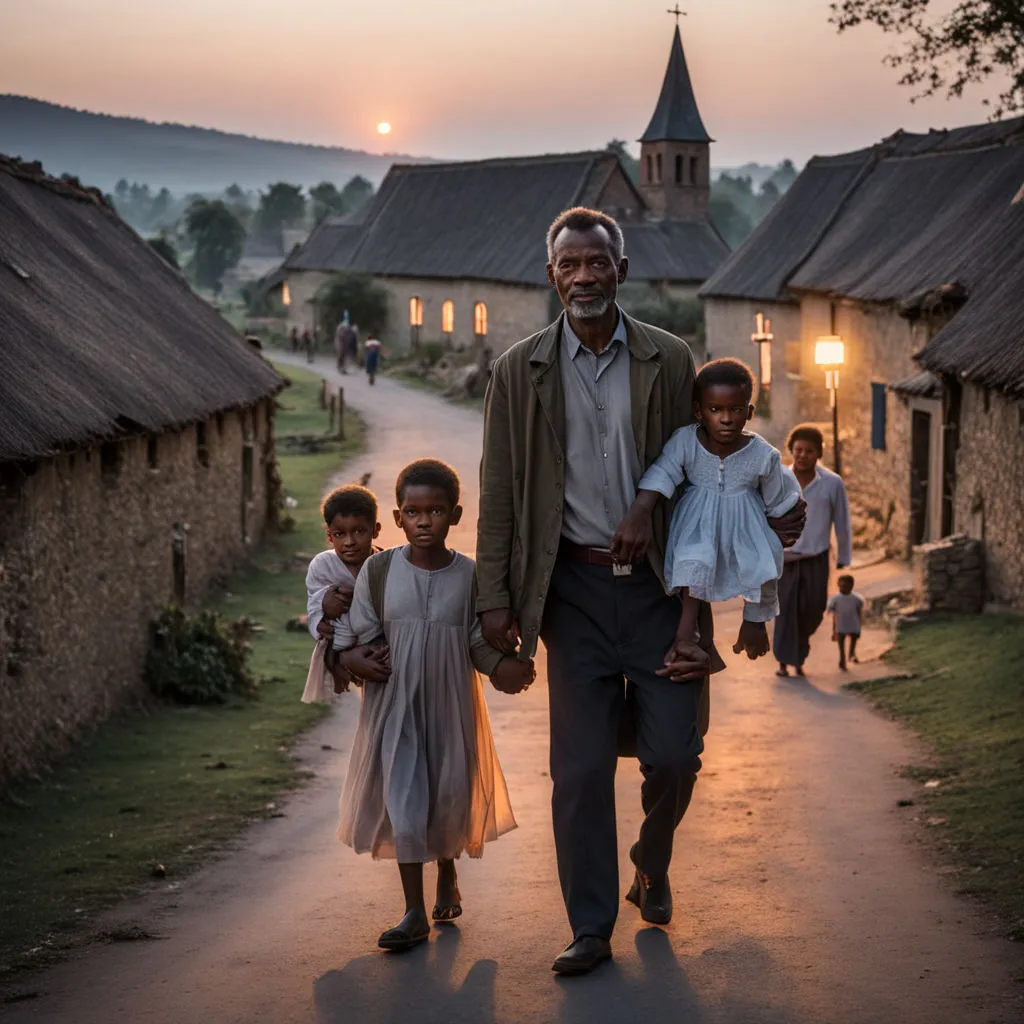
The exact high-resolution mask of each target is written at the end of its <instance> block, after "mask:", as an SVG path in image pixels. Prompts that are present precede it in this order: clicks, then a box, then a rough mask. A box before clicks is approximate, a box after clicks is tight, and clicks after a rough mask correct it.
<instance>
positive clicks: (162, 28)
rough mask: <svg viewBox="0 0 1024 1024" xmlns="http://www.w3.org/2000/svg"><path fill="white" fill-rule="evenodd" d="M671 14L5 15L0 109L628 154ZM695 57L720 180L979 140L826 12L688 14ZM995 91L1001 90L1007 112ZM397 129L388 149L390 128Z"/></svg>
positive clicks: (465, 152)
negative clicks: (872, 149)
mask: <svg viewBox="0 0 1024 1024" xmlns="http://www.w3.org/2000/svg"><path fill="white" fill-rule="evenodd" d="M668 6H670V4H669V3H668V2H666V0H505V2H503V3H502V2H492V0H433V2H429V0H360V2H358V3H353V2H351V0H289V2H282V0H0V21H2V23H3V33H2V36H0V93H2V92H12V93H19V94H23V95H28V96H36V97H39V98H41V99H47V100H52V101H54V102H58V103H64V104H68V105H71V106H76V107H80V108H83V109H88V110H97V111H102V112H105V113H116V114H126V115H132V116H139V117H146V118H149V119H151V120H163V121H182V122H185V123H188V124H197V125H204V126H208V127H214V128H221V129H224V130H226V131H238V132H245V133H247V134H250V135H262V136H267V137H270V138H279V139H288V140H295V141H303V142H315V143H322V144H328V145H344V146H351V147H354V148H360V149H368V150H371V151H374V152H384V151H388V152H392V151H393V152H403V153H412V154H419V155H429V156H435V157H446V158H472V157H482V156H495V155H506V154H516V153H537V152H551V151H557V150H574V149H590V148H598V147H602V146H603V145H604V144H605V143H606V142H607V141H608V140H609V139H611V138H613V137H620V138H625V139H627V140H628V141H629V142H630V143H631V144H632V142H633V140H634V139H636V138H637V137H638V136H639V135H640V134H641V133H642V131H643V129H644V128H645V127H646V124H647V120H648V119H649V117H650V115H651V113H652V111H653V109H654V104H655V101H656V99H657V95H658V89H659V88H660V85H661V79H662V76H663V74H664V70H665V63H666V61H667V58H668V51H669V44H670V42H671V31H672V24H673V19H672V18H671V17H670V16H669V15H668V14H667V13H665V9H666V8H667V7H668ZM681 6H684V8H685V9H687V10H689V15H688V17H685V18H683V19H682V22H681V25H682V31H683V44H684V47H685V49H686V54H687V60H688V62H689V65H690V72H691V75H692V78H693V81H694V87H695V90H696V93H697V99H698V102H699V104H700V108H701V113H702V114H703V117H704V122H705V124H706V125H707V128H708V130H709V131H710V133H711V135H712V136H713V137H714V138H715V139H716V140H717V141H716V145H715V146H714V148H713V150H712V160H713V162H714V164H715V165H716V166H728V165H731V164H738V163H742V162H744V161H746V160H758V161H761V162H764V163H774V162H776V161H778V160H780V159H781V158H783V157H786V156H789V157H792V158H794V159H795V160H797V161H798V162H803V161H804V160H805V159H806V158H807V157H808V156H810V155H812V154H813V153H829V152H837V151H840V150H844V149H851V148H855V147H857V146H860V145H863V144H865V143H869V142H873V141H875V140H877V139H879V138H881V137H882V136H884V135H887V134H889V133H890V132H892V131H893V130H895V129H896V128H899V127H904V128H907V129H912V130H924V129H927V128H929V127H946V126H950V125H957V124H966V123H969V122H971V121H983V120H985V119H986V117H987V111H986V108H985V107H983V106H982V104H981V99H982V98H983V96H984V95H985V92H983V91H976V92H973V93H971V94H969V96H968V98H967V99H965V100H959V101H946V100H942V99H939V100H932V101H928V102H927V103H924V102H922V103H918V104H916V105H914V106H912V105H911V104H910V102H909V99H910V93H909V92H908V91H907V90H906V89H904V88H901V87H900V86H898V85H897V84H896V77H897V76H896V73H895V72H893V71H892V70H890V69H889V68H887V67H884V66H882V64H881V57H882V56H883V55H884V54H885V53H886V52H887V50H888V49H889V47H890V46H892V45H894V44H893V43H892V41H891V40H890V39H888V38H886V37H885V36H883V35H882V33H881V32H879V31H878V30H876V29H874V28H873V27H862V28H860V29H857V30H855V31H853V32H848V33H846V34H844V35H843V36H838V35H837V34H836V32H835V30H834V28H833V27H832V26H831V25H830V24H829V23H828V14H829V8H828V0H692V2H691V3H689V4H685V5H682V4H681ZM997 92H998V90H997V89H996V88H995V87H991V88H989V89H988V90H987V93H988V95H989V96H992V97H994V96H995V95H996V94H997ZM382 120H387V121H389V122H391V124H392V125H393V126H394V130H393V133H392V134H391V135H390V136H389V137H388V138H387V140H386V141H385V140H383V139H382V138H381V137H380V136H378V135H377V134H376V131H375V127H376V125H377V123H378V122H379V121H382Z"/></svg>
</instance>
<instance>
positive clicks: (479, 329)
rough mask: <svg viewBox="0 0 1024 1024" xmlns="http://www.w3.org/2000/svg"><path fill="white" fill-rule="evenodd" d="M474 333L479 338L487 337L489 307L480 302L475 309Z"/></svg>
mask: <svg viewBox="0 0 1024 1024" xmlns="http://www.w3.org/2000/svg"><path fill="white" fill-rule="evenodd" d="M473 333H474V334H475V335H476V336H477V337H478V338H483V337H486V336H487V305H486V303H483V302H478V303H477V304H476V305H475V306H474V307H473Z"/></svg>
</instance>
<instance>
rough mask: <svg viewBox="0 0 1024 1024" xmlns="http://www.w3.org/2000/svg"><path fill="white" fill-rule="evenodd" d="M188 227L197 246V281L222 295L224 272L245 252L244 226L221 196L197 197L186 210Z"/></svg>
mask: <svg viewBox="0 0 1024 1024" xmlns="http://www.w3.org/2000/svg"><path fill="white" fill-rule="evenodd" d="M185 226H186V230H187V231H188V237H189V238H190V239H191V241H192V244H193V246H194V247H195V249H194V252H193V254H192V272H193V275H194V277H195V281H196V284H197V285H199V286H200V287H201V288H210V289H212V291H213V293H214V294H215V295H219V294H220V286H221V280H222V279H223V277H224V273H225V272H226V271H227V270H230V269H231V267H233V266H235V264H236V263H238V260H239V257H241V255H242V245H243V244H244V242H245V228H243V227H242V224H241V221H239V219H238V218H237V217H236V216H235V215H234V214H233V213H232V212H231V211H230V210H229V209H228V208H227V206H225V205H224V203H223V202H222V201H221V200H220V199H213V200H209V199H197V200H196V201H195V202H194V203H192V205H191V206H190V207H189V208H188V210H187V211H186V212H185Z"/></svg>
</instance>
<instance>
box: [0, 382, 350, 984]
mask: <svg viewBox="0 0 1024 1024" xmlns="http://www.w3.org/2000/svg"><path fill="white" fill-rule="evenodd" d="M281 369H282V372H283V373H284V375H285V376H287V377H288V378H289V379H291V380H292V382H293V383H292V387H290V388H288V389H286V390H285V391H284V392H283V393H282V394H281V396H280V405H281V406H282V409H281V410H280V411H279V413H278V416H277V435H278V437H283V436H285V435H287V434H292V433H302V434H305V433H312V432H323V430H324V429H325V427H326V425H327V414H326V413H325V412H324V411H323V410H322V409H320V407H319V393H320V385H319V380H320V378H319V377H316V376H315V375H314V374H311V373H308V372H306V371H304V370H296V369H293V368H291V367H287V368H281ZM346 435H347V440H346V441H345V442H343V443H337V444H335V445H334V446H333V447H331V448H330V449H328V450H325V451H321V452H317V453H316V454H310V455H298V454H296V455H285V456H282V457H281V458H280V460H279V461H280V464H281V473H282V478H283V481H284V485H285V489H286V492H287V493H288V494H289V495H291V496H292V497H294V498H295V499H296V500H297V501H298V506H297V507H296V508H294V509H290V510H288V514H289V515H291V516H292V517H293V519H294V529H293V530H292V531H291V532H289V533H280V534H275V535H274V536H273V537H271V538H270V539H269V540H268V542H267V543H266V545H265V546H264V547H263V548H262V549H261V550H260V551H259V552H258V553H257V554H256V555H255V557H254V559H253V564H252V566H251V567H250V568H249V569H248V570H247V571H245V572H243V573H241V574H240V575H239V576H238V577H237V578H236V579H234V580H233V581H232V584H231V588H230V592H229V593H226V594H221V595H219V596H217V597H216V598H215V599H213V600H211V602H210V606H211V607H214V608H216V609H217V610H218V611H220V612H221V613H223V614H224V615H225V616H228V617H230V618H237V617H238V616H241V615H246V616H249V617H250V618H252V619H255V620H256V621H257V622H259V623H260V624H261V625H262V626H263V627H264V629H265V632H262V633H258V634H256V635H255V636H254V638H253V651H252V662H251V664H252V668H253V671H254V672H255V674H256V675H258V676H262V677H264V678H265V681H264V682H263V683H262V684H261V686H260V689H259V697H258V699H257V700H255V701H245V700H238V701H236V702H234V703H231V704H228V705H224V706H219V707H202V708H182V707H169V706H163V705H155V706H153V707H151V708H150V709H149V710H148V711H146V712H142V713H133V714H126V715H123V716H121V717H120V718H119V719H117V720H115V721H111V722H108V723H107V724H106V725H104V726H103V727H102V728H100V729H99V730H97V731H96V732H95V733H94V734H93V735H92V736H91V737H90V738H89V739H87V740H86V741H85V742H83V743H82V744H80V745H79V746H78V747H77V748H76V750H75V751H74V752H73V753H72V754H71V755H70V756H68V757H67V758H65V759H64V760H62V761H61V762H59V763H58V764H57V765H55V766H54V767H53V769H52V771H51V772H50V773H48V774H47V776H46V777H45V778H44V779H42V780H39V781H26V782H24V783H22V784H20V785H17V786H15V788H14V789H13V790H12V791H11V793H10V799H9V800H8V801H5V802H3V803H0V877H2V879H3V881H2V889H0V980H3V979H4V978H10V977H12V976H14V975H15V974H16V972H17V971H18V970H19V969H24V968H30V967H34V966H38V965H41V964H44V963H47V962H49V961H50V960H52V959H53V958H55V957H58V956H60V954H61V951H62V950H64V949H65V948H66V947H68V946H69V945H71V944H74V943H75V942H77V941H80V939H81V938H82V936H83V935H89V934H90V933H94V932H95V926H94V925H93V924H92V923H91V922H92V919H93V918H94V916H95V914H96V912H97V911H98V910H99V909H101V908H102V907H105V906H109V905H110V904H111V903H113V902H115V901H116V900H118V899H120V898H122V897H123V896H124V895H125V894H127V893H131V892H135V891H138V890H140V889H141V890H143V891H144V890H145V888H146V887H148V886H167V885H173V884H175V883H176V882H178V881H180V880H181V879H182V878H183V877H184V876H185V875H186V874H187V873H188V872H189V871H190V870H192V869H194V868H195V867H196V866H197V865H198V864H199V863H200V862H201V861H202V860H203V859H204V858H205V857H207V856H209V854H210V853H211V851H213V850H215V849H217V848H218V847H219V846H221V845H223V843H224V841H225V840H227V839H229V838H230V837H232V836H234V835H236V834H237V833H238V831H239V830H240V829H241V828H242V827H243V826H244V825H245V823H246V822H248V821H251V820H253V819H255V818H260V817H266V816H269V815H273V814H276V813H279V812H278V809H277V801H278V798H279V797H280V795H281V793H282V792H283V791H285V790H287V789H289V788H292V787H294V786H295V785H297V784H299V783H300V782H301V781H302V779H303V778H304V777H305V773H304V772H302V771H301V769H300V768H299V767H298V766H297V764H296V762H295V761H294V759H293V758H292V756H291V755H290V753H289V745H290V744H291V743H292V741H293V740H294V739H295V738H296V736H297V735H298V734H299V733H301V732H302V731H303V730H305V729H307V728H308V727H309V726H310V725H312V724H313V723H314V722H316V721H317V720H318V719H319V718H320V717H322V715H323V714H324V713H325V712H324V708H323V707H320V706H311V705H306V704H302V703H300V700H299V698H300V696H301V694H302V686H303V682H304V680H305V676H306V669H307V667H308V665H309V656H310V651H311V649H312V641H311V640H310V638H309V636H308V635H307V634H306V633H294V632H288V631H286V629H285V623H286V621H287V620H288V619H289V618H290V617H292V616H294V615H297V614H300V613H301V612H304V611H305V586H304V574H305V563H304V561H302V559H301V558H298V557H297V555H300V554H301V555H303V556H306V555H311V554H313V553H315V552H316V551H319V550H320V549H321V547H322V546H323V544H324V536H323V526H322V522H321V521H320V510H319V504H320V497H321V494H322V492H323V489H324V485H325V484H326V482H327V481H328V479H329V478H330V476H331V475H332V474H334V473H336V472H338V471H339V470H340V469H341V468H342V466H343V464H344V461H345V459H346V458H348V457H350V456H351V455H353V454H354V453H356V452H357V451H359V450H360V449H361V447H362V426H361V423H360V421H359V420H358V418H357V417H355V416H350V417H348V418H347V422H346ZM157 865H160V866H162V869H163V871H162V872H160V871H157V872H156V873H154V868H155V867H156V866H157Z"/></svg>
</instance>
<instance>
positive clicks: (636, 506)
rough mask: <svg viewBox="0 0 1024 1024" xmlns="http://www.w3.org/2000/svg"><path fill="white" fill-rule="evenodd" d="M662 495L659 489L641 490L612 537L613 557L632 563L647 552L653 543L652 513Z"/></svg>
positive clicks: (620, 562)
mask: <svg viewBox="0 0 1024 1024" xmlns="http://www.w3.org/2000/svg"><path fill="white" fill-rule="evenodd" d="M660 497H661V495H660V494H658V492H657V491H640V493H639V494H637V496H636V500H635V501H634V502H633V504H632V505H631V506H630V509H629V511H628V512H627V513H626V514H625V516H623V518H622V522H621V523H619V528H618V529H617V530H616V531H615V536H614V537H612V545H611V551H612V558H613V559H614V560H615V561H616V562H618V563H619V565H632V564H633V563H634V562H639V561H640V560H641V559H642V558H643V557H644V555H646V554H647V548H648V546H649V545H650V543H651V513H652V512H653V511H654V506H655V505H656V504H657V503H658V499H659V498H660Z"/></svg>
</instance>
